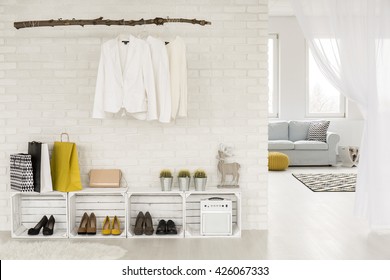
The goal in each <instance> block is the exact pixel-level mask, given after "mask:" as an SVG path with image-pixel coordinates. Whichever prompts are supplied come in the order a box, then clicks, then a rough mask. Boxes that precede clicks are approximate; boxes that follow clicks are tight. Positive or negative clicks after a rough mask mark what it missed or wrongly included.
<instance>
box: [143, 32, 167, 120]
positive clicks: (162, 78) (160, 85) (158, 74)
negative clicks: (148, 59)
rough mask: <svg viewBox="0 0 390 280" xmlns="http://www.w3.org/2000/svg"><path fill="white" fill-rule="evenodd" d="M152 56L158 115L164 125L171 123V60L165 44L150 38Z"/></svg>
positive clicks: (147, 40)
mask: <svg viewBox="0 0 390 280" xmlns="http://www.w3.org/2000/svg"><path fill="white" fill-rule="evenodd" d="M146 42H148V44H149V47H150V53H151V55H152V63H153V70H154V81H155V85H156V97H157V98H156V99H157V115H158V120H159V121H160V122H163V123H169V122H170V121H171V106H172V105H171V81H170V74H169V60H168V53H167V49H166V47H165V43H164V42H163V41H161V40H159V39H156V38H153V37H152V36H148V38H147V39H146Z"/></svg>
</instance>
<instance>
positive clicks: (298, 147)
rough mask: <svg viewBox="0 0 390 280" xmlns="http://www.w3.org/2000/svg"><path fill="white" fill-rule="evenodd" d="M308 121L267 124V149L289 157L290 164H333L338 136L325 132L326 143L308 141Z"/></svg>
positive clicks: (334, 162)
mask: <svg viewBox="0 0 390 280" xmlns="http://www.w3.org/2000/svg"><path fill="white" fill-rule="evenodd" d="M309 126H310V121H279V122H270V123H269V124H268V151H273V152H281V153H284V154H286V155H288V157H289V161H290V166H294V165H296V166H301V165H335V164H336V146H337V143H338V142H339V141H340V136H339V135H338V134H336V133H332V132H327V136H326V143H325V142H320V141H308V140H307V137H308V132H309Z"/></svg>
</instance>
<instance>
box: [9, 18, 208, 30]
mask: <svg viewBox="0 0 390 280" xmlns="http://www.w3.org/2000/svg"><path fill="white" fill-rule="evenodd" d="M171 22H181V23H192V24H199V25H202V26H204V25H210V24H211V22H210V21H207V20H197V19H186V18H161V17H156V18H154V19H143V18H141V19H140V20H124V19H119V20H111V19H103V17H99V18H96V19H75V18H73V19H62V18H59V19H57V20H55V19H50V20H34V21H17V22H14V27H15V28H16V29H21V28H29V27H45V26H51V27H54V26H69V25H80V26H82V27H84V26H85V25H107V26H111V25H128V26H136V25H146V24H155V25H164V23H171Z"/></svg>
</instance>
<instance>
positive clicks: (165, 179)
mask: <svg viewBox="0 0 390 280" xmlns="http://www.w3.org/2000/svg"><path fill="white" fill-rule="evenodd" d="M172 181H173V177H172V172H171V170H169V169H163V170H161V172H160V182H161V190H162V191H170V190H171V189H172Z"/></svg>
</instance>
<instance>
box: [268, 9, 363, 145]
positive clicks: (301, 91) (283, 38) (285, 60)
mask: <svg viewBox="0 0 390 280" xmlns="http://www.w3.org/2000/svg"><path fill="white" fill-rule="evenodd" d="M269 32H270V33H275V34H279V52H280V60H279V61H280V108H279V119H282V120H303V119H305V110H306V107H305V106H306V42H305V38H304V37H303V33H302V31H301V29H300V27H299V25H298V22H297V20H296V18H295V17H282V16H280V17H274V16H272V17H270V18H269ZM327 119H329V120H330V121H331V125H330V128H329V130H330V131H334V132H337V133H339V134H340V137H341V139H340V143H339V144H340V145H354V146H360V141H361V135H362V130H363V120H362V116H361V113H360V111H359V109H358V108H357V106H356V105H355V104H354V103H353V102H351V101H348V102H347V115H346V118H327Z"/></svg>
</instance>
